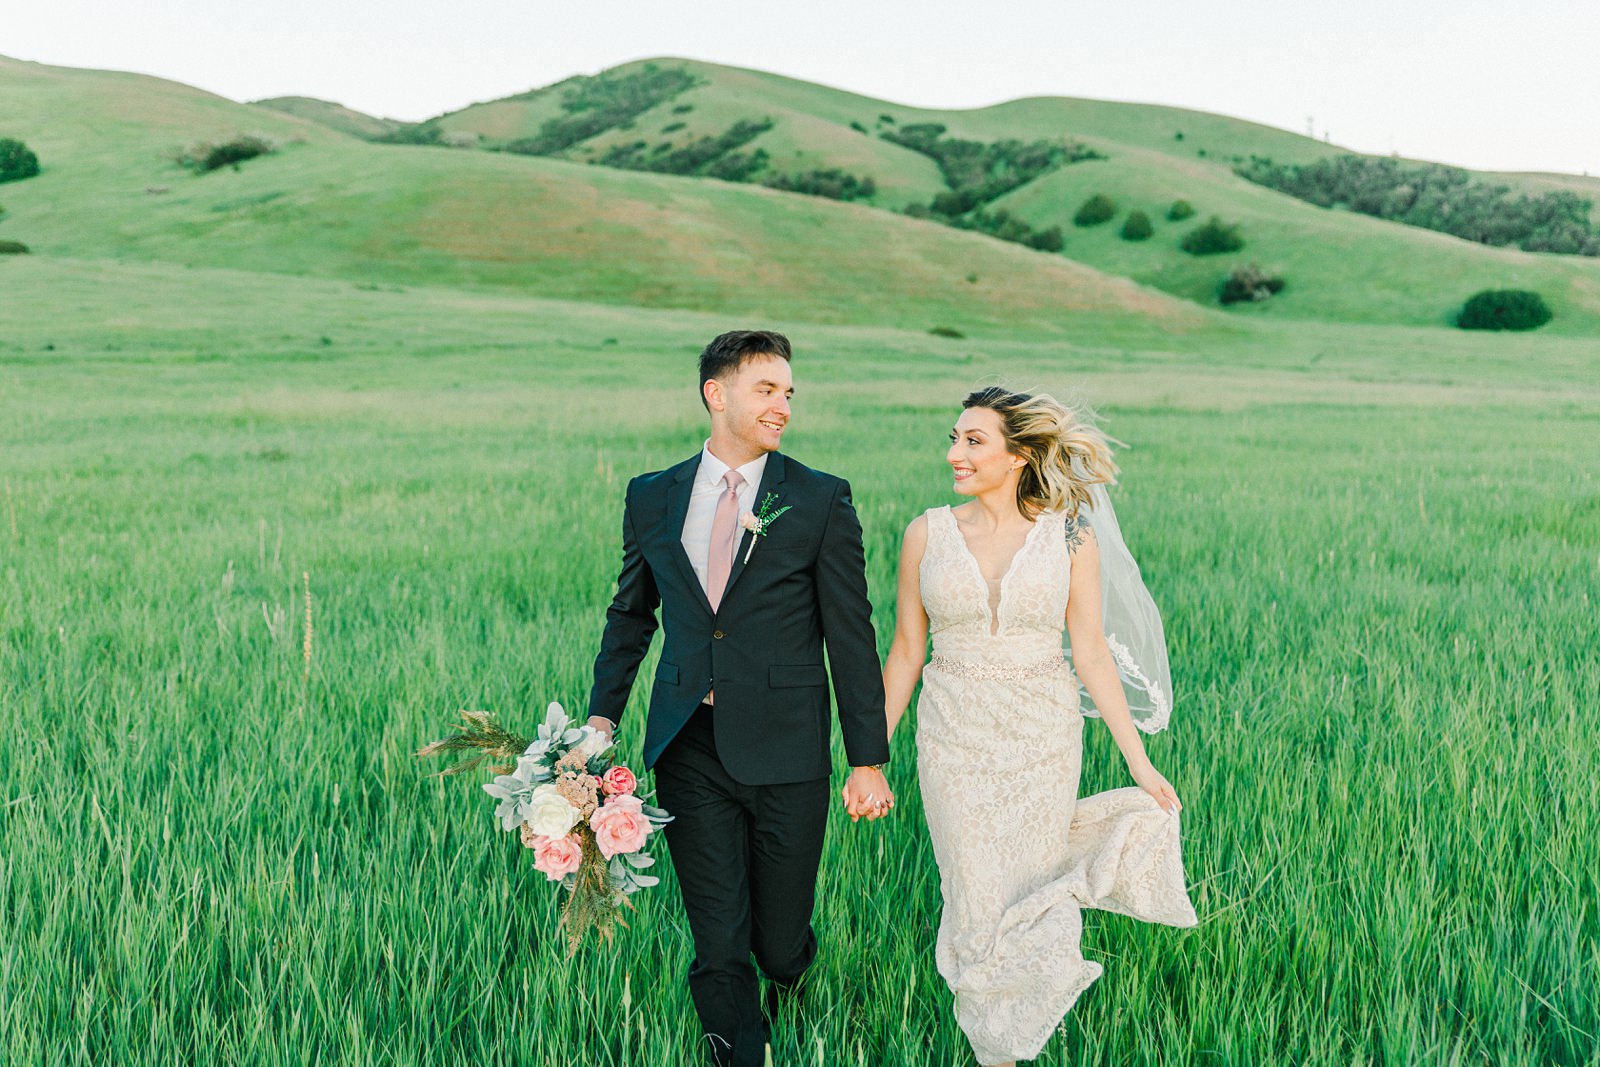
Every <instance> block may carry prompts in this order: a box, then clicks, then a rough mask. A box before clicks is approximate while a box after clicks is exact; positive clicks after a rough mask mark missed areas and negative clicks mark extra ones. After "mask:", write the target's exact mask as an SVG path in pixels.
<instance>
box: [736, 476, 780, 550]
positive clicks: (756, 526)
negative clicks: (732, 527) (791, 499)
mask: <svg viewBox="0 0 1600 1067" xmlns="http://www.w3.org/2000/svg"><path fill="white" fill-rule="evenodd" d="M777 495H778V494H776V493H768V494H767V495H766V496H765V497H764V498H763V499H762V501H761V507H760V509H759V510H757V511H753V512H752V511H747V512H745V513H744V514H743V515H740V516H739V525H740V526H742V527H743V528H744V529H746V530H749V531H750V535H751V536H750V547H749V548H747V549H745V550H744V561H745V562H746V563H749V562H750V554H751V553H752V552H754V551H755V550H756V540H757V539H758V538H761V537H764V536H766V533H767V530H769V529H770V528H771V527H772V524H773V523H775V522H777V521H778V520H779V519H780V518H782V517H783V513H784V512H786V511H788V510H789V508H790V506H791V505H788V504H785V505H784V506H783V507H781V508H779V509H778V510H777V511H773V510H772V504H773V502H774V501H775V500H776V499H777Z"/></svg>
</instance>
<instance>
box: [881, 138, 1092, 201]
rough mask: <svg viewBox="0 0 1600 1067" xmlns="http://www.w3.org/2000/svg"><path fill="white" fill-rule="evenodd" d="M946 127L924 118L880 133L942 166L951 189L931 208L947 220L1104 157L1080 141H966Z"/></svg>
mask: <svg viewBox="0 0 1600 1067" xmlns="http://www.w3.org/2000/svg"><path fill="white" fill-rule="evenodd" d="M884 117H887V116H884ZM945 129H946V128H945V127H944V126H943V125H941V124H939V123H937V122H921V123H914V124H912V125H909V126H901V127H899V128H898V129H894V130H886V131H884V132H883V133H880V134H879V135H878V136H879V137H881V138H883V139H884V140H885V141H888V142H890V143H891V144H897V145H900V146H901V147H903V148H909V149H911V150H912V151H913V152H920V153H921V154H923V155H925V156H927V157H928V158H929V159H932V160H933V161H934V162H935V163H937V164H938V165H939V172H940V173H941V174H942V175H944V180H945V184H946V185H948V186H949V187H950V191H949V192H948V193H940V194H939V195H938V196H936V197H934V199H933V202H932V203H930V204H929V205H928V212H927V213H928V214H932V215H936V216H939V217H940V218H943V219H954V218H957V217H959V216H961V215H965V214H966V213H967V212H969V211H973V210H975V209H976V208H978V207H980V206H982V205H984V204H987V203H989V202H991V201H993V200H997V199H999V198H1000V197H1002V196H1004V195H1005V194H1006V193H1009V192H1010V191H1011V190H1013V189H1015V188H1017V187H1018V186H1021V185H1026V184H1027V183H1028V182H1031V181H1033V179H1035V178H1037V177H1039V176H1040V175H1041V174H1048V173H1049V172H1050V171H1053V170H1055V169H1056V168H1058V167H1063V166H1066V165H1067V164H1068V163H1077V162H1079V161H1081V160H1085V159H1104V158H1105V157H1104V156H1103V155H1101V154H1100V153H1098V152H1096V151H1095V150H1094V149H1092V148H1089V147H1088V146H1087V145H1083V144H1080V143H1078V142H1077V141H1018V140H1015V139H1012V140H1005V141H987V142H986V141H967V140H963V139H961V138H956V137H946V136H944V134H945Z"/></svg>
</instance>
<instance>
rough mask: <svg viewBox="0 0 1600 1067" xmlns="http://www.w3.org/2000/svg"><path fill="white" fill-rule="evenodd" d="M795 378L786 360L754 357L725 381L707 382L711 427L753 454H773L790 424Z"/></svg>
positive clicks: (777, 357)
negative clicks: (790, 408) (720, 428)
mask: <svg viewBox="0 0 1600 1067" xmlns="http://www.w3.org/2000/svg"><path fill="white" fill-rule="evenodd" d="M792 396H794V378H793V376H792V375H791V374H790V372H789V361H788V360H786V359H783V358H781V357H779V356H757V357H755V358H754V359H748V360H746V361H745V362H744V363H742V364H740V365H739V367H738V369H737V370H735V371H734V372H733V373H732V374H729V375H728V376H727V377H725V378H718V379H713V380H711V381H709V382H707V383H706V405H707V406H708V407H709V408H710V409H711V418H712V422H713V424H716V423H719V422H720V423H721V424H722V428H723V430H724V432H725V433H727V434H728V435H730V436H731V437H733V438H734V439H735V440H736V441H738V442H739V443H740V444H742V445H744V446H745V447H746V448H748V449H749V450H751V451H753V452H757V453H762V452H775V451H777V449H778V445H779V443H780V441H781V440H782V438H783V431H784V427H786V426H788V425H789V398H790V397H792Z"/></svg>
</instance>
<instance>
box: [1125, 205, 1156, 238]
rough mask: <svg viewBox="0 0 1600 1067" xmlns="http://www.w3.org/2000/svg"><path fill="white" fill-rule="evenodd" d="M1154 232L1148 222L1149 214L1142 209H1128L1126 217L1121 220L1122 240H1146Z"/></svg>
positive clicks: (1154, 229)
mask: <svg viewBox="0 0 1600 1067" xmlns="http://www.w3.org/2000/svg"><path fill="white" fill-rule="evenodd" d="M1155 232H1156V228H1155V227H1154V226H1152V225H1151V224H1150V216H1149V215H1146V214H1145V213H1144V212H1143V211H1130V212H1128V217H1127V218H1125V219H1123V220H1122V239H1123V240H1124V241H1148V240H1149V239H1150V236H1151V235H1152V234H1154V233H1155Z"/></svg>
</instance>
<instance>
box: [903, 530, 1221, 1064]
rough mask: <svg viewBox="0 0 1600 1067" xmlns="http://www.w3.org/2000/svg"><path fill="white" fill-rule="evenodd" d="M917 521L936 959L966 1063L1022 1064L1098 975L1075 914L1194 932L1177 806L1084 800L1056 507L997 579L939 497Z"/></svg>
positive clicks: (1128, 793)
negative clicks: (929, 652)
mask: <svg viewBox="0 0 1600 1067" xmlns="http://www.w3.org/2000/svg"><path fill="white" fill-rule="evenodd" d="M927 520H928V540H927V547H926V549H925V551H924V553H923V558H922V565H921V568H920V579H921V583H922V603H923V607H924V608H925V609H926V611H927V614H928V622H929V630H930V633H931V635H932V637H933V658H932V660H931V661H930V662H929V663H928V665H927V667H926V668H925V669H924V671H923V675H922V696H921V698H920V700H919V702H918V705H917V771H918V774H919V776H920V779H921V786H922V798H923V806H924V807H925V809H926V811H927V817H928V831H929V834H930V836H931V837H932V841H933V850H934V856H935V858H936V859H937V860H938V863H939V875H940V882H941V888H942V891H943V896H944V913H943V916H942V918H941V920H940V923H939V937H938V944H937V947H936V950H935V952H936V961H937V963H938V967H939V973H940V974H941V975H942V976H943V977H944V979H945V981H946V982H948V983H949V984H950V988H951V990H952V991H954V993H955V997H956V1018H957V1020H958V1021H959V1022H960V1024H961V1028H962V1030H963V1031H964V1032H965V1033H966V1035H967V1040H968V1041H969V1042H971V1044H972V1050H973V1052H974V1054H975V1055H976V1056H977V1058H978V1062H979V1063H981V1064H992V1063H999V1062H1001V1061H1004V1060H1011V1059H1031V1058H1033V1057H1034V1056H1036V1055H1038V1053H1039V1051H1040V1049H1042V1048H1043V1047H1044V1044H1045V1042H1046V1041H1048V1040H1049V1038H1050V1034H1051V1032H1052V1031H1053V1030H1054V1029H1055V1027H1056V1026H1057V1024H1058V1023H1060V1021H1061V1019H1062V1017H1063V1016H1064V1015H1065V1014H1066V1013H1067V1011H1068V1010H1069V1009H1070V1008H1071V1007H1072V1005H1073V1003H1074V1002H1075V1001H1076V1000H1077V999H1078V995H1079V994H1081V993H1082V992H1083V991H1084V990H1085V989H1086V988H1087V987H1088V986H1089V984H1090V983H1092V982H1093V981H1094V980H1095V979H1096V978H1098V977H1100V974H1101V967H1100V965H1099V964H1098V963H1093V962H1090V961H1088V960H1086V959H1084V958H1083V955H1082V953H1081V952H1080V951H1079V941H1080V938H1081V936H1082V932H1083V918H1082V909H1083V908H1086V907H1087V908H1102V909H1105V910H1107V911H1115V912H1121V913H1122V914H1124V915H1131V916H1133V917H1134V918H1137V919H1142V920H1145V921H1147V922H1159V923H1167V924H1170V925H1172V926H1194V925H1195V923H1196V918H1195V912H1194V907H1193V905H1192V904H1191V903H1190V902H1189V896H1188V892H1187V890H1186V889H1185V887H1184V877H1183V862H1182V856H1181V853H1180V850H1179V843H1178V816H1176V815H1169V814H1168V813H1166V812H1164V811H1162V810H1161V808H1160V807H1159V806H1158V805H1157V804H1156V802H1155V800H1154V799H1153V798H1152V797H1150V795H1149V794H1147V793H1145V792H1144V791H1143V790H1142V789H1139V788H1136V787H1129V788H1123V789H1113V790H1110V791H1108V792H1104V793H1096V794H1094V795H1093V796H1087V797H1079V796H1078V777H1079V772H1080V771H1081V769H1082V766H1083V716H1082V715H1081V714H1080V712H1079V707H1078V682H1077V679H1076V678H1075V677H1074V675H1073V673H1072V671H1071V668H1070V667H1069V666H1068V665H1067V663H1066V662H1065V659H1064V657H1063V655H1062V631H1063V629H1064V628H1065V618H1066V609H1067V586H1068V578H1069V576H1070V574H1071V567H1072V556H1071V554H1070V552H1069V550H1068V547H1067V544H1066V518H1065V515H1064V514H1063V513H1060V512H1045V513H1044V514H1042V515H1040V516H1039V517H1038V519H1037V520H1036V521H1035V523H1034V525H1033V526H1032V527H1031V528H1030V529H1029V531H1028V536H1027V540H1026V541H1024V543H1023V545H1022V547H1021V548H1020V549H1018V550H1017V554H1016V556H1015V557H1014V558H1013V559H1012V562H1011V565H1010V569H1009V570H1008V571H1007V572H1006V574H1005V576H1004V577H1003V578H1001V579H1000V580H999V581H998V582H996V583H992V584H991V583H989V582H987V581H986V580H985V578H984V577H983V573H982V571H981V570H979V568H978V562H977V560H976V559H975V558H974V557H973V555H972V553H971V552H970V551H969V550H968V548H967V544H966V541H965V540H964V539H963V538H962V536H961V531H960V529H959V528H958V527H957V525H956V519H955V516H954V515H952V514H951V512H950V509H949V508H948V507H942V508H934V509H932V510H930V511H929V512H927Z"/></svg>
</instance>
